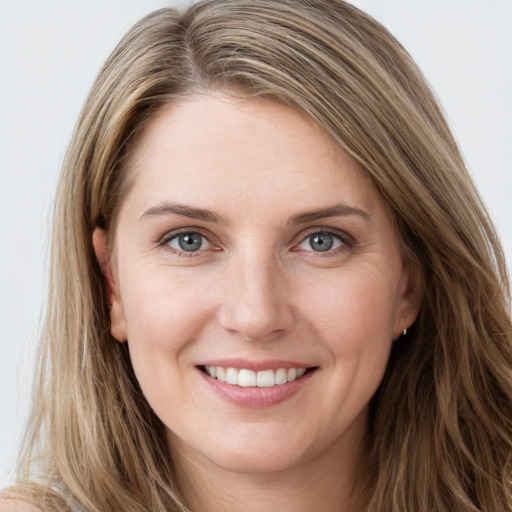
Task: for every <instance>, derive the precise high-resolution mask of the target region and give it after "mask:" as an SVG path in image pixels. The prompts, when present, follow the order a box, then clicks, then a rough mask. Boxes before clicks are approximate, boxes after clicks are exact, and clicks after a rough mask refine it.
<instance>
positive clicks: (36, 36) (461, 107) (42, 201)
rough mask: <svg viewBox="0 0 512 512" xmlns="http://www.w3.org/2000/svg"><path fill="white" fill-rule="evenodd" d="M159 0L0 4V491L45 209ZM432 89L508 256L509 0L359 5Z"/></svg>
mask: <svg viewBox="0 0 512 512" xmlns="http://www.w3.org/2000/svg"><path fill="white" fill-rule="evenodd" d="M177 3H186V2H171V1H164V0H144V1H142V0H101V1H100V0H91V1H88V2H78V1H76V2H71V1H69V0H67V1H66V0H45V1H41V0H0V233H1V240H2V245H1V247H0V325H1V326H2V332H1V337H0V406H1V408H0V488H1V487H3V486H5V485H6V484H8V483H10V482H11V481H12V478H13V476H12V469H13V464H14V456H15V452H16V449H17V446H18V443H19V439H20V433H21V430H22V425H23V421H24V417H25V414H26V410H27V404H28V396H29V387H30V380H31V365H32V363H33V359H34V353H35V347H36V342H37V338H38V332H39V324H40V318H41V310H42V307H43V306H44V296H45V286H46V277H45V276H46V266H47V252H48V240H49V234H48V231H49V216H50V210H51V205H52V196H53V192H54V187H55V183H56V177H57V173H58V170H59V167H60V165H61V162H62V158H63V154H64V151H65V147H66V145H67V143H68V141H69V137H70V133H71V130H72V128H73V125H74V123H75V120H76V118H77V115H78V112H79V110H80V108H81V104H82V102H83V101H84V99H85V96H86V94H87V92H88V89H89V87H90V86H91V84H92V82H93V80H94V77H95V75H96V73H97V71H98V70H99V68H100V66H101V64H102V63H103V61H104V60H105V59H106V57H107V56H108V54H109V53H110V51H111V50H112V49H113V47H114V46H115V44H116V43H117V42H118V40H119V39H120V37H121V36H122V34H123V33H124V32H125V31H126V30H127V29H128V28H129V27H130V26H131V25H132V24H133V23H134V22H135V21H136V20H137V19H139V18H140V17H141V16H142V15H144V14H145V13H147V12H149V11H151V10H153V9H156V8H159V7H163V6H166V5H171V4H177ZM353 3H354V4H355V5H357V6H358V7H361V8H362V9H363V10H366V11H367V12H369V13H370V14H372V15H373V16H375V17H376V18H377V19H378V20H380V21H381V22H382V23H383V24H384V25H385V26H387V27H388V28H389V29H390V30H391V31H392V32H393V33H394V34H395V35H396V36H397V37H398V39H399V40H400V41H401V42H402V43H403V44H404V45H405V46H406V48H407V49H408V50H409V51H410V52H411V54H412V55H413V57H414V58H415V59H416V60H417V62H418V63H419V65H420V67H421V68H422V69H423V71H424V73H425V75H426V76H427V78H428V80H429V81H430V83H431V84H432V86H433V88H434V89H435V91H436V92H437V95H438V97H439V98H440V101H441V104H442V105H443V108H444V110H445V112H446V114H447V117H448V120H449V122H450V124H451V126H452V128H453V130H454V132H455V135H456V137H457V139H458V141H459V143H460V145H461V147H462V151H463V153H464V155H465V158H466V161H467V163H468V166H469V168H470V170H471V172H472V174H473V176H474V178H475V181H476V182H477V185H478V186H479V188H480V190H481V192H482V195H483V197H484V200H485V202H486V203H487V205H488V207H489V209H490V212H491V215H492V217H493V219H494V220H495V222H496V225H497V227H498V231H499V232H500V234H501V236H502V239H503V242H504V246H505V252H506V254H507V256H508V262H509V267H510V264H511V262H512V225H511V222H510V221H511V219H512V201H511V200H510V197H509V196H510V195H511V194H512V156H511V146H512V129H511V120H512V97H511V93H510V91H512V65H511V62H512V58H511V51H512V31H510V24H511V22H512V0H429V1H428V2H427V1H423V0H354V1H353Z"/></svg>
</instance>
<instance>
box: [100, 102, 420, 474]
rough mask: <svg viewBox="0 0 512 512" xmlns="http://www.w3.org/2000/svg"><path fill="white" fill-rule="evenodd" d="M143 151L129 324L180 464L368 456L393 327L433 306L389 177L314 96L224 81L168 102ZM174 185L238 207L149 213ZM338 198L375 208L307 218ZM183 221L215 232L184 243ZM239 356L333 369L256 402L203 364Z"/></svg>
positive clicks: (127, 268) (129, 269) (293, 466)
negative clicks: (381, 176)
mask: <svg viewBox="0 0 512 512" xmlns="http://www.w3.org/2000/svg"><path fill="white" fill-rule="evenodd" d="M133 164H134V169H135V171H134V172H135V173H136V176H135V185H134V187H133V189H132V190H131V191H130V193H129V194H128V197H127V198H126V200H125V202H124V204H123V205H122V208H121V211H120V216H119V224H118V227H117V232H116V237H115V243H116V253H115V254H116V260H115V262H114V268H115V272H114V281H115V286H114V289H113V291H112V297H111V299H112V302H113V304H112V310H111V314H112V324H113V325H115V326H118V327H119V330H116V329H113V334H114V335H115V336H116V337H118V338H119V340H120V341H124V340H128V341H127V343H128V344H129V347H130V354H131V358H132V362H133V366H134V369H135V373H136V376H137V378H138V380H139V382H140V385H141V387H142V390H143V392H144V393H145V395H146V397H147V399H148V401H149V403H150V405H151V406H152V407H153V409H154V411H155V412H156V414H157V415H158V416H159V418H160V419H161V420H162V422H163V423H164V424H165V426H166V428H167V430H168V440H169V445H170V450H171V453H172V454H173V456H174V459H175V460H177V465H178V466H179V465H180V461H181V462H182V463H183V465H184V466H187V467H188V468H192V467H194V468H196V469H195V470H191V471H192V472H193V471H198V469H197V468H198V467H202V468H208V470H209V471H215V468H219V470H220V469H221V468H222V470H223V471H224V470H228V471H230V472H236V473H244V474H262V473H272V472H281V473H282V472H286V471H290V472H291V471H297V470H298V468H301V467H304V466H305V465H311V464H314V465H315V467H318V468H321V467H324V468H327V467H333V465H336V464H340V463H339V462H334V460H335V459H336V461H339V460H342V461H344V462H343V463H342V464H345V466H346V467H347V468H349V471H352V470H353V469H354V467H355V465H356V464H357V457H358V456H359V455H360V454H358V452H357V447H358V442H359V441H360V439H361V437H362V435H363V432H364V429H365V427H366V421H367V406H368V402H369V400H370V398H371V396H372V395H373V394H374V392H375V390H376V388H377V387H378V385H379V383H380V381H381V379H382V376H383V373H384V370H385V367H386V364H387V360H388V356H389V351H390V348H391V344H392V339H393V337H395V336H397V335H398V334H399V333H400V332H401V331H402V330H403V329H404V328H405V327H408V326H409V325H410V324H411V323H412V322H413V321H414V319H415V317H416V315H417V311H418V307H419V305H418V302H419V301H418V300H417V298H416V297H417V296H418V294H417V293H415V292H414V288H415V286H416V285H415V282H416V281H417V280H416V279H415V277H414V276H413V275H412V272H411V271H410V270H409V269H408V266H405V265H404V263H403V259H402V256H401V254H400V250H399V245H398V241H397V237H396V234H395V232H394V230H393V227H392V222H391V219H390V216H389V213H388V211H387V209H386V207H385V205H384V202H383V200H382V199H381V198H380V196H379V194H378V193H377V191H376V190H375V189H374V187H373V186H372V185H371V183H370V182H369V181H368V180H367V179H366V178H365V177H364V176H363V174H362V173H361V171H360V170H359V169H358V168H357V166H356V165H355V163H354V162H353V161H352V160H351V159H350V158H349V157H348V156H346V155H345V154H344V153H342V152H341V151H340V150H339V149H337V148H336V147H335V146H334V145H333V144H332V143H331V142H330V140H329V139H328V138H327V136H326V135H325V134H324V133H322V132H321V130H320V129H319V128H317V127H316V126H315V125H314V124H313V123H312V122H311V121H309V120H308V119H307V118H305V117H304V116H302V115H301V114H299V113H297V112H295V111H293V110H290V109H288V108H286V107H283V106H281V105H278V104H276V103H273V102H271V101H269V100H262V99H258V100H244V101H241V100H234V99H231V98H229V97H227V96H224V95H221V94H210V95H200V96H194V97H192V98H189V99H186V100H183V101H181V102H178V103H174V104H172V105H170V106H168V107H166V108H165V109H163V110H162V111H161V112H160V113H159V115H158V116H157V117H156V118H155V120H154V121H153V122H152V124H151V125H150V126H149V128H148V129H147V131H146V132H145V134H144V135H143V137H142V139H141V140H140V141H139V144H138V146H137V149H136V156H135V159H134V162H133ZM163 202H169V203H172V204H176V203H179V204H185V205H188V206H191V207H194V208H201V209H207V210H209V211H212V212H215V214H216V215H218V216H219V217H222V219H223V220H222V221H221V222H209V221H204V220H200V219H191V218H187V217H185V216H181V215H176V214H173V213H169V212H167V213H165V212H164V213H159V214H148V215H144V212H147V211H148V209H151V208H153V207H155V205H159V204H162V203H163ZM337 204H343V205H349V206H351V207H354V208H358V209H360V210H362V211H364V212H366V214H367V216H368V218H366V217H363V216H361V215H338V216H334V217H329V218H322V219H317V220H315V221H312V222H306V223H301V224H292V223H291V222H290V219H291V218H292V217H293V216H296V215H298V214H301V213H304V212H310V211H313V210H319V209H324V208H328V207H330V206H332V205H337ZM177 230H185V231H186V230H188V231H199V232H200V233H201V235H202V238H201V239H202V240H203V245H202V248H201V249H200V250H198V251H195V252H191V253H187V254H185V253H180V252H179V238H177V235H175V233H176V232H177ZM323 230H328V231H329V233H331V235H332V236H333V239H332V240H334V242H335V244H334V246H335V249H333V250H329V251H326V252H318V251H315V250H314V248H313V247H312V246H311V239H310V238H308V237H309V236H310V235H311V233H318V232H319V231H323ZM169 234H170V237H171V238H169ZM166 236H167V237H168V238H167V239H166V242H165V244H163V245H162V244H160V243H159V241H160V240H162V239H163V238H164V237H166ZM173 236H174V238H172V237H173ZM95 247H96V251H97V253H100V252H101V244H100V243H98V242H96V243H95ZM235 357H236V358H246V359H254V360H258V361H261V360H265V359H282V360H293V361H302V362H304V363H306V364H308V365H313V366H316V367H318V369H317V370H316V371H315V375H314V376H312V378H311V379H310V380H309V382H308V383H307V385H306V386H304V387H303V388H302V389H301V390H300V392H298V393H297V394H295V395H293V396H292V397H290V398H288V399H287V400H285V401H284V402H282V403H279V404H277V405H274V406H272V407H269V408H261V409H258V408H256V409H250V410H247V409H244V408H241V407H237V406H236V405H234V404H232V403H229V402H227V401H225V400H223V399H222V398H220V397H219V396H217V395H216V394H214V393H212V392H211V391H210V390H209V389H207V387H206V386H205V385H204V382H203V380H204V378H203V376H202V374H201V373H200V372H199V370H198V369H197V366H196V365H198V364H199V362H200V361H204V360H208V359H229V358H235ZM193 461H196V462H197V461H200V462H199V463H198V464H194V463H193ZM336 467H338V466H336ZM334 477H336V475H334Z"/></svg>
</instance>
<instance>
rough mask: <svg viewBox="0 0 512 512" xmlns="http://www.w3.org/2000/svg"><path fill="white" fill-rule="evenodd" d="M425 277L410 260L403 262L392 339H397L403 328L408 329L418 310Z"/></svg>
mask: <svg viewBox="0 0 512 512" xmlns="http://www.w3.org/2000/svg"><path fill="white" fill-rule="evenodd" d="M424 291H425V278H424V275H423V272H422V270H421V268H420V267H419V266H418V265H416V264H415V263H412V262H406V263H404V268H403V270H402V276H401V279H400V285H399V290H398V297H397V308H396V318H395V324H394V326H393V339H397V338H398V336H400V334H402V332H403V331H404V329H408V328H409V327H410V326H411V325H412V324H413V323H414V321H415V320H416V318H417V316H418V313H419V312H420V308H421V303H422V300H423V294H424Z"/></svg>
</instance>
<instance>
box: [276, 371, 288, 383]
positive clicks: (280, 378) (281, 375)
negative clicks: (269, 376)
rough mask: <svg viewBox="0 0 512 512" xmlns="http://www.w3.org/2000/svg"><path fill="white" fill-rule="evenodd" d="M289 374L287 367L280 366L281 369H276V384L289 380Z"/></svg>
mask: <svg viewBox="0 0 512 512" xmlns="http://www.w3.org/2000/svg"><path fill="white" fill-rule="evenodd" d="M287 374H288V372H287V371H286V368H279V370H277V371H276V384H277V385H281V384H286V383H287V382H288V378H287Z"/></svg>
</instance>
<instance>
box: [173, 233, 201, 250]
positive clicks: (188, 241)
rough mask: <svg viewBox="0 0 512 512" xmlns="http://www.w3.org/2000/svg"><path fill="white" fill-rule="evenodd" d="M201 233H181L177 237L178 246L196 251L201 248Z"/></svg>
mask: <svg viewBox="0 0 512 512" xmlns="http://www.w3.org/2000/svg"><path fill="white" fill-rule="evenodd" d="M201 242H202V241H201V235H198V234H197V233H188V234H186V235H181V236H180V237H179V239H178V243H179V245H180V248H181V249H183V250H184V251H187V252H192V251H197V250H199V249H200V248H201Z"/></svg>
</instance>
